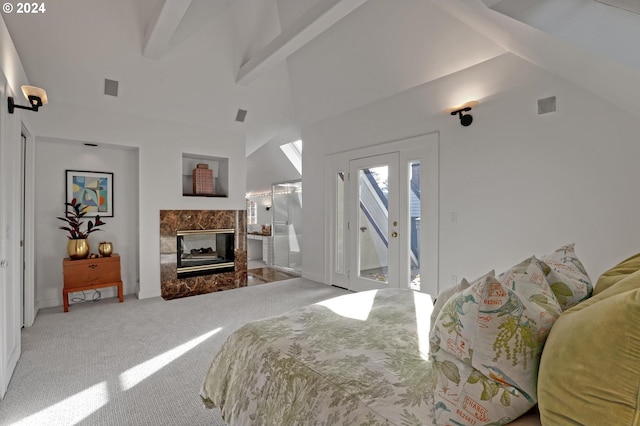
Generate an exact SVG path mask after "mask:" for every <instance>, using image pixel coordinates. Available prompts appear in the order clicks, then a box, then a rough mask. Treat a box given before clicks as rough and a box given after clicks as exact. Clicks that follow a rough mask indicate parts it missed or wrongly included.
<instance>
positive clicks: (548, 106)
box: [538, 96, 556, 115]
mask: <svg viewBox="0 0 640 426" xmlns="http://www.w3.org/2000/svg"><path fill="white" fill-rule="evenodd" d="M550 112H556V97H555V96H550V97H548V98H544V99H538V115H541V114H548V113H550Z"/></svg>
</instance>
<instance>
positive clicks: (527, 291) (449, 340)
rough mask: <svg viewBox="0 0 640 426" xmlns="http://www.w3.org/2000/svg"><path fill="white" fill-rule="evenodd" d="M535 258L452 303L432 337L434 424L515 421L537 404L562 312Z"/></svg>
mask: <svg viewBox="0 0 640 426" xmlns="http://www.w3.org/2000/svg"><path fill="white" fill-rule="evenodd" d="M545 269H547V270H548V268H547V267H546V265H545V264H543V263H542V262H540V261H539V260H538V259H536V258H535V257H531V258H530V259H527V260H525V261H523V262H521V263H520V264H518V265H516V266H514V267H513V268H512V269H510V270H509V271H507V272H505V273H504V274H502V275H501V279H500V280H498V279H497V278H495V277H492V276H487V277H484V278H483V279H481V280H478V281H475V282H474V283H472V284H471V286H470V287H469V288H467V289H465V290H463V291H461V292H460V293H458V294H457V295H455V296H453V297H452V298H450V299H449V300H448V301H447V303H446V304H445V306H444V307H443V308H442V311H441V312H440V314H439V315H438V317H437V319H436V321H435V326H434V328H433V331H432V332H431V335H430V343H431V351H432V352H431V360H432V363H433V370H434V381H435V389H434V400H435V409H436V418H437V424H439V425H445V424H455V422H458V423H460V424H474V422H477V423H475V424H486V423H489V422H499V423H501V424H504V423H506V422H507V421H512V420H515V419H516V418H517V417H519V416H521V415H523V414H524V413H526V412H527V411H528V410H529V409H530V408H531V407H533V406H534V405H535V404H536V402H537V397H536V391H537V373H538V366H539V359H540V354H541V352H542V347H543V345H544V342H545V340H546V337H547V335H548V333H549V330H550V329H551V326H552V325H553V323H554V322H555V320H556V319H557V318H558V316H559V315H560V312H561V310H560V306H559V304H558V302H557V300H556V298H555V296H554V293H553V291H552V290H551V287H550V286H549V283H548V282H547V280H546V277H545Z"/></svg>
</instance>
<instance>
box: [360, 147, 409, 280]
mask: <svg viewBox="0 0 640 426" xmlns="http://www.w3.org/2000/svg"><path fill="white" fill-rule="evenodd" d="M398 167H399V155H398V153H397V152H393V153H389V154H383V155H377V156H374V157H367V158H361V159H356V160H352V161H350V162H349V184H350V191H349V192H350V194H351V195H352V196H351V197H350V204H349V215H350V217H349V230H350V241H351V244H350V247H352V250H351V253H350V256H351V260H350V262H349V263H350V265H351V271H350V279H349V281H350V282H349V289H350V290H354V291H362V290H369V289H375V288H386V287H397V286H398V279H397V277H398V273H399V257H400V256H399V248H400V244H399V242H400V241H401V240H403V239H404V237H403V236H402V235H401V232H400V220H401V219H400V205H399V191H398V189H399V187H398V180H399V179H398V177H399V176H398Z"/></svg>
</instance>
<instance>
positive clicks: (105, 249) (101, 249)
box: [98, 241, 113, 257]
mask: <svg viewBox="0 0 640 426" xmlns="http://www.w3.org/2000/svg"><path fill="white" fill-rule="evenodd" d="M98 253H100V254H101V255H102V256H104V257H109V256H111V253H113V244H111V243H110V242H108V241H102V242H100V244H98Z"/></svg>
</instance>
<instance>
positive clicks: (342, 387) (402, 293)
mask: <svg viewBox="0 0 640 426" xmlns="http://www.w3.org/2000/svg"><path fill="white" fill-rule="evenodd" d="M431 309H432V301H431V297H430V296H429V295H426V294H421V293H418V292H414V291H412V290H401V289H385V290H372V291H367V292H362V293H355V294H349V295H346V296H341V297H337V298H334V299H329V300H327V301H325V302H320V303H318V304H315V305H310V306H306V307H304V308H301V309H298V310H295V311H292V312H289V313H287V314H285V315H283V316H279V317H274V318H270V319H266V320H262V321H258V322H253V323H249V324H247V325H245V326H244V327H242V328H240V329H239V330H237V331H236V332H235V333H234V334H232V335H231V336H230V337H229V339H228V340H227V341H226V343H225V344H224V346H223V348H222V349H221V350H220V352H219V353H218V354H217V355H216V357H215V358H214V360H213V362H212V364H211V367H210V369H209V371H208V373H207V375H206V377H205V380H204V383H203V386H202V389H201V397H202V399H203V401H204V402H205V405H206V406H207V407H209V408H212V407H218V408H219V409H220V410H221V412H222V416H223V417H224V419H225V420H226V421H227V422H228V423H229V424H230V425H283V426H284V425H403V426H405V425H406V426H410V425H411V426H413V425H432V424H434V408H433V395H432V388H433V386H432V378H431V364H430V363H429V361H428V359H429V357H428V350H429V346H428V345H429V343H428V341H429V317H430V315H431Z"/></svg>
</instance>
